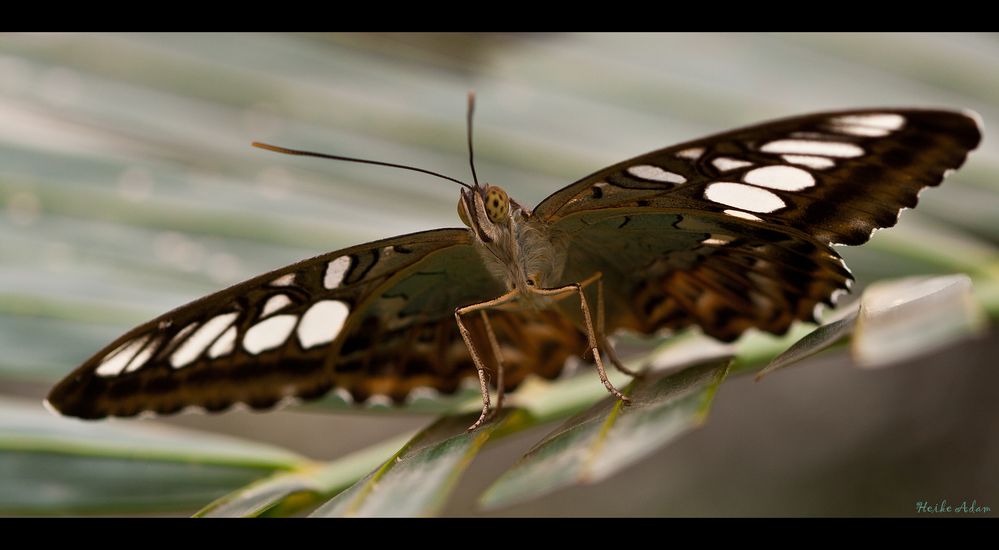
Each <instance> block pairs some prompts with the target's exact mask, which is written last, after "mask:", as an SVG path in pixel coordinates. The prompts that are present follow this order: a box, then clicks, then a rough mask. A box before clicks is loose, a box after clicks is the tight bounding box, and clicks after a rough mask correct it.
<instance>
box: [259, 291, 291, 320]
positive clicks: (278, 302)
mask: <svg viewBox="0 0 999 550" xmlns="http://www.w3.org/2000/svg"><path fill="white" fill-rule="evenodd" d="M290 303H291V298H288V296H287V295H286V294H275V295H274V296H271V297H270V298H268V299H267V303H265V304H264V309H263V311H261V312H260V316H261V317H267V316H268V315H270V314H271V313H274V312H275V311H277V310H279V309H281V308H283V307H284V306H286V305H288V304H290Z"/></svg>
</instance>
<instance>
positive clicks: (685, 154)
mask: <svg viewBox="0 0 999 550" xmlns="http://www.w3.org/2000/svg"><path fill="white" fill-rule="evenodd" d="M703 154H704V147H691V148H690V149H684V150H683V151H680V152H678V153H677V154H676V156H678V157H680V158H682V159H690V160H697V159H699V158H701V155H703Z"/></svg>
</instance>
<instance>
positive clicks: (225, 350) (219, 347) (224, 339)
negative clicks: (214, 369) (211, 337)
mask: <svg viewBox="0 0 999 550" xmlns="http://www.w3.org/2000/svg"><path fill="white" fill-rule="evenodd" d="M235 347H236V325H233V326H231V327H229V328H228V329H226V331H225V332H223V333H222V336H219V339H218V340H216V341H215V343H214V344H212V347H211V348H209V349H208V357H211V358H212V359H215V358H217V357H221V356H223V355H228V354H230V353H232V350H233V348H235Z"/></svg>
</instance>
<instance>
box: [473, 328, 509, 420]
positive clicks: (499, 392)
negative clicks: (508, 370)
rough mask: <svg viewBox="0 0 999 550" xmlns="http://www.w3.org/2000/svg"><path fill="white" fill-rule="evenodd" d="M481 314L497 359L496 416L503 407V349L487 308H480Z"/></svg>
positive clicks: (494, 413) (494, 412) (494, 410)
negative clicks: (487, 313)
mask: <svg viewBox="0 0 999 550" xmlns="http://www.w3.org/2000/svg"><path fill="white" fill-rule="evenodd" d="M479 314H480V315H482V323H483V324H484V325H486V334H488V335H489V346H490V347H492V348H493V357H494V358H495V359H496V408H494V409H493V415H494V416H495V415H496V414H499V412H500V409H502V408H503V393H504V392H503V389H504V388H503V350H502V349H501V348H500V346H499V341H498V340H497V339H496V333H495V332H493V325H492V323H490V322H489V317H488V316H487V315H486V310H484V309H480V310H479Z"/></svg>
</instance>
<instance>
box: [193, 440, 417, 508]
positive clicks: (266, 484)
mask: <svg viewBox="0 0 999 550" xmlns="http://www.w3.org/2000/svg"><path fill="white" fill-rule="evenodd" d="M411 437H412V434H410V435H404V436H401V437H394V438H392V439H389V440H387V441H384V442H381V443H378V444H376V445H372V446H370V447H367V448H365V449H362V450H360V451H357V452H354V453H350V454H348V455H347V456H344V457H341V458H339V459H337V460H334V461H332V462H329V463H327V464H321V465H320V464H315V465H308V466H305V467H303V468H300V469H298V470H296V471H293V472H279V473H276V474H274V475H272V476H270V477H268V478H266V479H262V480H260V481H257V482H255V483H252V484H250V485H248V486H246V487H243V488H240V489H238V490H236V491H234V492H232V493H230V494H228V495H226V496H224V497H222V498H220V499H218V500H216V501H215V502H212V503H211V504H209V505H208V506H205V507H204V508H202V509H201V510H199V511H198V512H197V513H196V514H195V517H257V516H260V515H280V516H284V515H289V514H291V513H294V512H296V511H298V510H300V509H302V508H306V507H308V506H310V505H315V504H317V503H319V502H321V501H323V500H325V499H328V498H330V497H332V496H333V495H335V494H337V493H338V492H340V491H342V490H343V489H345V488H346V487H349V486H350V485H351V484H352V483H354V482H355V481H357V480H358V479H359V478H361V477H362V476H364V475H365V474H366V473H368V472H369V471H371V469H372V468H376V467H377V466H378V465H379V464H382V463H383V462H384V461H385V459H386V457H389V456H393V455H394V453H395V452H396V451H397V450H398V449H399V447H400V446H402V445H403V444H405V443H406V441H408V440H409V439H410V438H411Z"/></svg>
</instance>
